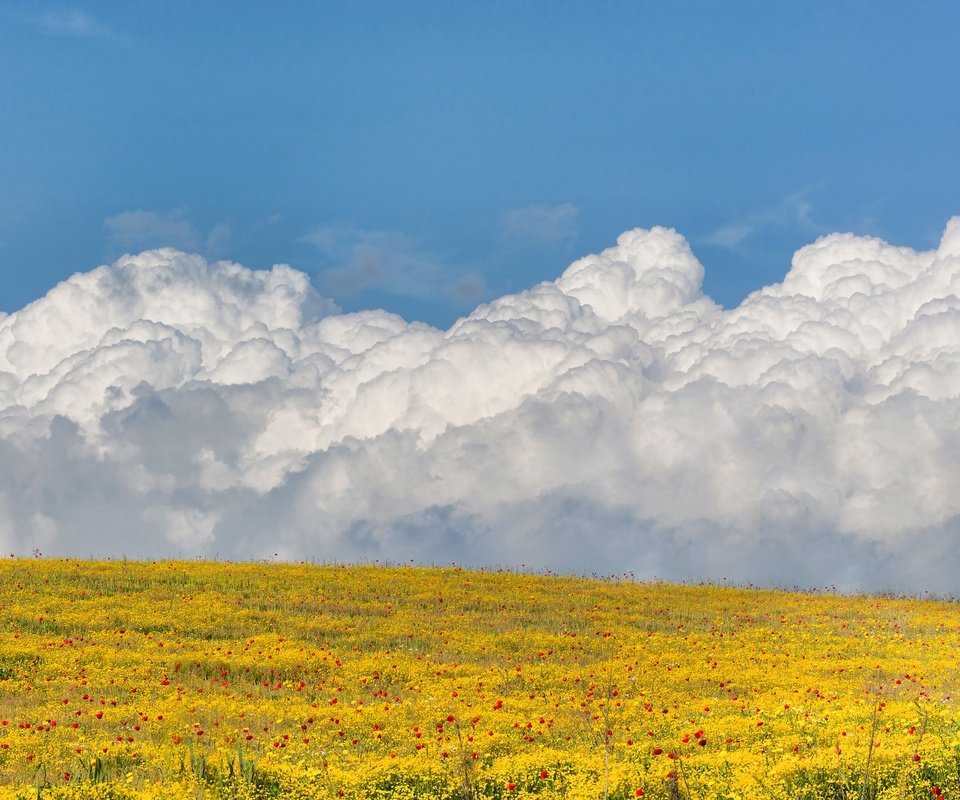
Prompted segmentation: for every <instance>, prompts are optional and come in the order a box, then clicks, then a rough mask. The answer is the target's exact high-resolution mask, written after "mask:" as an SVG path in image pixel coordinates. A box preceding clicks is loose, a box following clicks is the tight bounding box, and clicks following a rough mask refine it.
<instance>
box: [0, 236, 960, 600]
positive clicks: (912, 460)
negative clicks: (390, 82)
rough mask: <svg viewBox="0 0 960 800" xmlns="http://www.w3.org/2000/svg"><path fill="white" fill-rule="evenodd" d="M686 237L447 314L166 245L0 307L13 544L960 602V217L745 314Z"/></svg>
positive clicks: (784, 289) (853, 240)
mask: <svg viewBox="0 0 960 800" xmlns="http://www.w3.org/2000/svg"><path fill="white" fill-rule="evenodd" d="M702 278H703V268H702V266H701V265H700V263H699V262H698V261H697V259H696V258H695V257H694V255H693V253H692V252H691V250H690V248H689V246H688V244H687V242H686V241H685V240H684V239H683V238H682V237H681V236H680V235H679V234H677V233H676V232H675V231H673V230H669V229H665V228H653V229H652V230H641V229H637V230H632V231H628V232H626V233H624V234H622V235H621V236H620V237H619V239H618V240H617V244H616V246H614V247H611V248H609V249H607V250H604V251H603V252H601V253H599V254H595V255H589V256H586V257H585V258H581V259H580V260H578V261H575V262H574V263H573V264H571V265H570V266H569V267H568V268H567V269H566V271H565V272H564V273H563V274H562V276H561V277H559V278H558V279H557V280H556V281H553V282H547V283H542V284H540V285H538V286H535V287H533V288H531V289H529V290H527V291H524V292H520V293H519V294H514V295H509V296H506V297H502V298H500V299H498V300H496V301H494V302H491V303H489V304H486V305H482V306H480V307H478V308H477V309H476V310H475V311H473V313H471V314H470V315H469V316H467V317H464V318H462V319H460V320H459V321H458V322H457V323H456V324H455V325H453V326H452V327H451V328H450V329H449V330H447V331H441V330H437V329H434V328H432V327H429V326H427V325H424V324H419V323H408V322H406V321H404V320H403V319H401V318H400V317H397V316H395V315H392V314H389V313H386V312H384V311H367V312H362V313H356V314H339V313H338V311H337V309H336V307H335V306H334V305H333V304H332V303H331V302H330V301H328V300H325V299H324V298H323V297H321V296H319V294H318V293H317V292H316V291H315V289H314V288H313V287H312V286H311V284H310V281H309V279H308V278H307V277H306V276H305V275H304V274H303V273H301V272H298V271H296V270H294V269H292V268H290V267H288V266H284V265H279V266H275V267H273V268H272V269H270V270H258V271H254V270H249V269H247V268H245V267H243V266H240V265H238V264H234V263H229V262H217V263H208V262H206V261H205V260H204V259H202V258H200V257H199V256H195V255H188V254H186V253H182V252H178V251H175V250H171V249H160V250H152V251H147V252H144V253H141V254H139V255H135V256H124V257H123V258H121V259H119V260H118V261H116V262H115V263H113V264H111V265H108V266H101V267H98V268H97V269H94V270H93V271H91V272H87V273H83V274H77V275H74V276H73V277H71V278H70V279H69V280H67V281H64V282H63V283H61V284H60V285H58V286H57V287H56V288H54V289H53V290H51V291H50V292H49V293H48V294H47V295H46V296H45V297H43V298H41V299H40V300H37V301H36V302H34V303H32V304H30V305H29V306H27V307H25V308H23V309H22V310H20V311H18V312H16V313H13V314H9V315H0V547H2V548H3V549H4V550H5V551H7V552H16V553H29V552H30V551H31V550H33V549H34V548H38V549H40V550H42V551H44V552H45V553H49V554H64V555H77V556H87V555H95V556H104V555H110V556H119V555H121V554H123V555H127V556H131V557H133V556H150V557H159V556H194V555H205V556H218V557H220V558H231V559H241V558H243V559H248V558H273V557H274V554H277V555H278V556H279V557H281V558H288V559H316V560H361V559H365V560H373V559H381V560H392V561H399V562H407V561H409V560H411V559H412V560H414V561H418V562H428V563H429V562H431V561H434V562H450V561H457V562H460V563H465V564H471V565H481V564H483V565H490V566H498V565H518V564H526V565H529V566H534V567H538V568H551V569H557V570H564V571H586V572H590V571H596V572H600V573H611V572H616V573H622V572H625V571H633V572H634V573H635V574H636V575H637V576H638V577H653V576H658V577H664V578H670V579H676V578H683V579H700V578H706V579H712V580H721V579H724V578H727V579H730V580H737V581H754V582H759V583H767V584H785V585H802V586H823V585H836V586H837V587H839V588H844V589H873V590H886V589H893V590H913V591H916V590H922V589H929V590H931V591H937V592H945V593H951V592H957V591H960V585H958V584H960V579H958V578H957V575H960V547H958V544H960V217H957V218H954V219H953V220H951V221H950V223H949V224H948V225H947V228H946V231H945V232H944V234H943V238H942V241H941V243H940V246H939V247H938V249H936V250H933V251H928V252H917V251H914V250H911V249H909V248H905V247H896V246H893V245H890V244H887V243H885V242H883V241H880V240H878V239H873V238H864V237H857V236H853V235H850V234H833V235H830V236H826V237H823V238H821V239H819V240H817V241H816V242H814V243H813V244H811V245H809V246H807V247H805V248H803V249H802V250H800V251H799V252H797V253H796V255H795V256H794V259H793V263H792V266H791V268H790V270H789V272H788V273H787V275H786V277H785V278H784V280H783V282H782V283H779V284H775V285H772V286H768V287H765V288H764V289H761V290H760V291H757V292H755V293H754V294H752V295H751V296H750V297H748V298H747V299H746V300H745V301H744V302H743V303H742V304H741V305H740V306H739V307H737V308H734V309H731V310H724V309H722V308H720V307H719V306H718V305H717V304H716V303H714V302H713V301H712V300H711V299H710V298H709V297H707V296H705V295H704V294H703V292H702V291H701V282H702Z"/></svg>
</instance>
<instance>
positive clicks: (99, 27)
mask: <svg viewBox="0 0 960 800" xmlns="http://www.w3.org/2000/svg"><path fill="white" fill-rule="evenodd" d="M37 24H38V25H39V26H40V29H41V30H42V31H43V32H44V33H46V34H49V35H50V36H64V37H68V38H74V39H88V38H94V37H109V36H112V35H113V32H112V31H111V30H110V29H109V28H108V27H107V26H105V25H104V24H103V23H101V22H98V21H97V20H95V19H94V18H93V17H91V16H90V15H89V14H87V13H86V12H85V11H81V10H80V9H79V8H76V7H73V8H61V9H56V10H51V11H47V12H45V13H43V14H41V15H40V16H39V17H37Z"/></svg>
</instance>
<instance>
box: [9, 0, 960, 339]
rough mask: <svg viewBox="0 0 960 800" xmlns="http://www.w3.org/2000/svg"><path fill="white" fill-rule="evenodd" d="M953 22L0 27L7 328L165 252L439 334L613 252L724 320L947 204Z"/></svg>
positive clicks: (181, 16) (831, 6)
mask: <svg viewBox="0 0 960 800" xmlns="http://www.w3.org/2000/svg"><path fill="white" fill-rule="evenodd" d="M958 23H960V10H958V9H957V7H956V5H955V4H953V3H947V2H931V3H922V4H906V3H889V2H870V3H867V2H862V3H860V2H849V3H831V2H822V3H817V2H812V3H803V4H788V3H749V2H743V3H741V2H735V3H720V2H685V3H682V4H677V3H673V2H643V3H617V2H610V3H603V4H599V6H598V5H597V4H588V3H568V2H550V3H537V2H522V3H512V2H511V3H500V2H490V3H477V4H467V3H423V2H419V3H418V2H410V3H382V2H374V3H365V2H356V3H279V4H264V3H255V2H229V3H228V2H217V0H212V2H209V3H203V4H200V5H197V4H187V3H163V4H158V3H148V2H137V0H134V1H133V2H123V3H109V2H104V3H91V4H87V5H59V4H56V3H27V2H22V3H20V2H6V3H3V4H2V5H0V74H2V75H3V76H4V77H3V80H2V81H0V109H2V110H3V118H4V120H5V121H6V122H5V124H3V125H2V126H0V188H2V191H0V276H2V279H3V293H2V295H0V309H2V310H4V311H7V312H11V311H14V310H16V309H17V308H20V307H22V306H23V305H25V304H26V303H28V302H30V301H32V300H35V299H36V298H38V297H40V296H42V295H43V294H44V293H45V292H46V291H47V290H48V289H50V288H51V287H52V286H53V285H55V284H56V283H57V282H58V281H60V280H63V279H64V278H66V277H67V276H69V275H71V274H73V273H74V272H78V271H84V270H88V269H90V268H92V267H94V266H97V265H99V264H102V263H105V262H108V261H112V260H113V259H114V258H116V257H117V256H119V255H122V254H124V253H126V252H137V251H139V250H141V249H143V248H145V247H153V246H156V245H158V244H166V245H172V246H176V247H180V248H182V249H184V250H188V251H191V252H200V253H201V254H203V255H204V256H207V257H210V258H213V259H217V258H231V259H233V260H236V261H239V262H241V263H243V264H246V265H249V266H255V267H261V268H263V267H269V266H271V265H272V264H274V263H281V262H282V263H289V264H291V265H293V266H295V267H297V268H298V269H300V270H303V271H304V272H306V273H307V274H308V275H310V276H311V279H312V280H314V282H315V283H316V285H317V286H318V288H319V289H320V290H321V291H322V292H323V293H324V294H325V295H326V296H329V297H332V298H333V299H335V300H336V301H337V303H338V304H339V305H340V306H341V307H342V308H344V309H345V310H358V309H363V308H373V307H383V308H386V309H387V310H390V311H395V312H397V313H400V314H401V315H403V316H404V317H405V318H407V319H410V320H413V319H416V320H421V321H425V322H429V323H430V324H432V325H435V326H439V327H448V326H449V325H450V324H452V322H453V321H454V320H456V319H457V318H458V317H459V316H462V315H464V314H466V313H468V312H469V311H470V310H471V309H472V308H473V306H474V305H475V304H476V303H477V302H478V301H481V300H490V299H493V298H495V297H498V296H500V295H502V294H504V293H506V292H511V291H518V290H520V289H523V288H525V287H528V286H531V285H534V284H535V283H537V282H539V281H542V280H549V279H552V278H554V277H556V275H557V274H558V273H559V271H560V270H562V268H563V267H564V266H565V265H566V264H567V263H569V262H570V261H571V260H573V259H574V258H575V257H577V256H579V255H583V254H584V253H588V252H594V251H597V250H599V249H602V248H603V247H606V246H608V245H609V244H611V243H612V242H613V241H614V240H615V238H616V236H617V235H618V234H619V233H620V232H621V231H624V230H627V229H629V228H633V227H636V226H643V227H651V226H654V225H665V226H668V227H673V228H676V229H677V230H680V231H682V232H683V233H684V235H685V236H686V237H688V238H689V240H690V241H691V242H692V243H693V245H694V246H695V247H696V250H697V253H698V255H699V257H700V258H701V259H702V260H703V262H704V264H706V265H707V267H708V269H707V276H706V281H705V285H706V288H707V290H708V292H709V293H710V295H711V296H712V297H714V298H715V299H716V300H717V301H718V302H720V303H721V304H723V305H724V306H727V307H732V306H734V305H736V304H737V303H739V302H740V300H742V299H743V298H744V297H745V296H746V295H747V294H748V293H749V292H751V291H753V290H755V289H759V288H760V287H762V286H764V285H766V284H767V283H770V282H773V281H776V280H779V279H781V278H782V277H783V275H784V274H785V273H786V271H787V269H788V268H789V264H790V258H791V256H792V254H793V252H794V251H795V250H796V249H797V248H799V247H800V246H802V245H804V244H807V243H809V242H811V241H813V240H814V239H815V238H816V237H817V236H819V235H822V234H825V233H829V232H832V231H852V232H855V233H859V234H871V235H877V236H881V237H883V238H885V239H888V240H896V241H897V242H899V243H902V244H907V245H910V246H913V247H919V248H924V247H931V246H933V245H934V244H935V243H936V241H937V237H938V236H939V233H940V230H941V228H942V226H943V223H944V222H945V220H946V219H948V218H949V216H950V215H951V214H953V213H955V211H956V205H955V203H956V186H957V185H958V179H960V174H958V162H957V158H956V157H955V141H956V133H957V131H958V129H960V104H958V103H957V102H956V99H957V96H958V89H960V55H958V53H957V48H956V47H955V41H954V37H953V31H955V30H956V28H957V24H958Z"/></svg>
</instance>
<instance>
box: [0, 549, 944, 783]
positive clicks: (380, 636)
mask: <svg viewBox="0 0 960 800" xmlns="http://www.w3.org/2000/svg"><path fill="white" fill-rule="evenodd" d="M957 612H958V608H957V606H956V605H955V604H953V603H947V602H939V601H933V600H920V599H904V598H899V599H898V598H882V597H840V596H835V595H829V594H818V593H812V594H802V593H788V592H781V591H768V590H758V589H743V588H725V587H711V586H675V585H667V584H660V583H653V584H651V583H637V582H634V581H630V580H626V579H623V580H616V579H608V580H590V579H585V578H573V577H558V576H549V575H538V574H522V573H521V574H518V573H506V572H470V571H465V570H462V569H459V568H452V567H451V568H431V569H425V568H414V567H391V566H354V567H344V566H314V565H281V564H229V563H205V562H198V563H184V562H159V563H136V562H126V561H124V562H117V561H107V562H89V561H72V560H69V561H54V560H46V559H9V560H6V561H5V562H4V563H2V564H0V798H2V799H3V800H7V799H8V798H24V799H26V798H30V799H31V800H32V799H33V798H37V797H40V798H94V799H97V798H99V799H100V800H108V799H116V800H119V799H120V798H171V800H180V799H181V798H269V797H278V798H328V797H329V798H339V797H345V798H355V799H357V800H359V798H424V800H439V799H440V798H449V800H454V799H455V798H460V799H469V798H517V799H518V800H519V799H520V798H532V797H537V798H570V799H571V800H573V799H575V798H583V799H586V798H591V799H594V800H595V799H596V798H621V799H623V798H635V797H640V796H642V797H647V798H663V799H664V800H667V798H673V799H674V800H676V798H691V800H693V799H694V798H696V799H697V800H721V799H723V800H732V799H733V798H744V800H746V799H747V798H767V797H769V798H859V799H860V800H866V798H872V799H873V798H931V797H934V798H935V797H938V796H940V797H956V798H960V713H958V700H957V698H960V685H958V684H960V662H958V658H960V614H958V613H957Z"/></svg>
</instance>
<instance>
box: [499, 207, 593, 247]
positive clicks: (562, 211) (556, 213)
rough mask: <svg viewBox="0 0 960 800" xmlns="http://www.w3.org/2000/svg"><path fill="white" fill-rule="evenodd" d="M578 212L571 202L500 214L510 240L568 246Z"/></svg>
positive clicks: (574, 235) (574, 232) (576, 229)
mask: <svg viewBox="0 0 960 800" xmlns="http://www.w3.org/2000/svg"><path fill="white" fill-rule="evenodd" d="M579 213H580V211H579V209H578V208H577V207H576V206H575V205H573V204H572V203H563V204H561V205H558V206H548V205H532V206H525V207H523V208H513V209H510V210H509V211H507V212H506V213H504V215H503V229H504V232H505V233H506V234H507V236H508V237H509V238H511V239H514V240H521V241H526V242H533V243H535V244H541V245H543V244H546V245H557V244H568V243H570V242H572V241H573V240H574V239H576V238H577V234H578V233H579V229H578V227H577V216H578V215H579Z"/></svg>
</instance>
